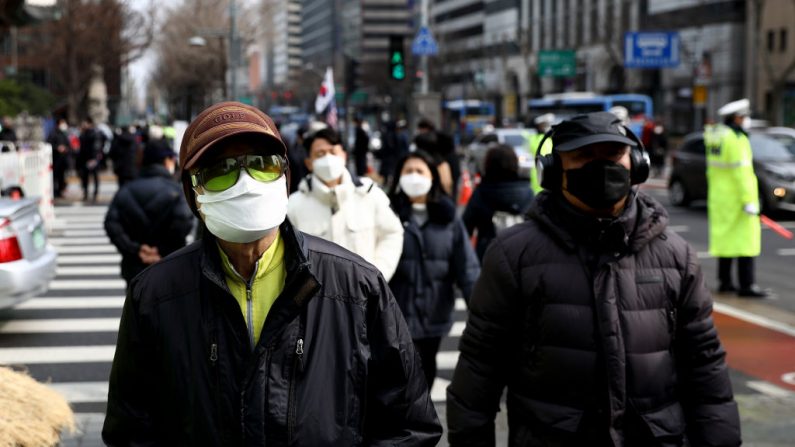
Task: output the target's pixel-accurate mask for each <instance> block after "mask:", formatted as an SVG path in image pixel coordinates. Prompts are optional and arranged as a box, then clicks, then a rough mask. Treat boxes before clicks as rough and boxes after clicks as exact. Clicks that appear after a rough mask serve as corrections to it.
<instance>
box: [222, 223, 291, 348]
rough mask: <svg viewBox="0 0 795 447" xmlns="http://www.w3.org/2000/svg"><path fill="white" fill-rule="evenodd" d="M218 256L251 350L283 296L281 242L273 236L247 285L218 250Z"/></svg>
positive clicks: (285, 272) (278, 236)
mask: <svg viewBox="0 0 795 447" xmlns="http://www.w3.org/2000/svg"><path fill="white" fill-rule="evenodd" d="M218 251H219V252H220V253H221V265H222V267H223V269H224V277H225V278H226V285H227V286H228V287H229V291H230V292H232V295H233V296H234V297H235V299H236V300H237V302H238V304H239V305H240V310H241V311H242V312H243V319H244V320H245V322H246V327H247V328H248V338H249V341H251V347H252V349H253V348H254V346H256V345H257V343H259V336H260V333H261V332H262V326H263V325H264V324H265V317H267V316H268V312H269V311H270V309H271V306H273V303H274V302H275V301H276V298H278V297H279V294H280V293H282V290H283V289H284V281H285V279H286V277H287V269H286V268H285V266H284V242H283V241H282V236H281V233H280V234H279V235H277V236H276V240H275V241H273V243H272V244H271V246H270V247H268V249H267V250H265V253H263V254H262V256H260V258H259V261H257V264H256V266H255V273H254V275H253V276H252V278H251V279H250V281H249V282H246V281H245V280H244V279H243V277H242V276H240V274H239V273H238V272H237V271H236V270H235V268H234V267H233V266H232V263H231V262H229V257H227V256H226V253H224V251H223V250H222V249H221V247H218Z"/></svg>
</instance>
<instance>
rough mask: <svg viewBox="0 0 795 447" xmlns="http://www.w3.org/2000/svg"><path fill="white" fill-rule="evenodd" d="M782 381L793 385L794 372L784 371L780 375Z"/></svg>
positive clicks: (794, 380) (794, 381)
mask: <svg viewBox="0 0 795 447" xmlns="http://www.w3.org/2000/svg"><path fill="white" fill-rule="evenodd" d="M781 380H782V381H783V382H786V383H789V384H792V385H795V372H791V373H786V374H784V375H782V376H781Z"/></svg>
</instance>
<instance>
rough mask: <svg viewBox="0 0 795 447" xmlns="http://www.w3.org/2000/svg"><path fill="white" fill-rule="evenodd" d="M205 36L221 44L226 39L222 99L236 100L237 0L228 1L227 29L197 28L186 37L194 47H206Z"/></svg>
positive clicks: (237, 57) (237, 62)
mask: <svg viewBox="0 0 795 447" xmlns="http://www.w3.org/2000/svg"><path fill="white" fill-rule="evenodd" d="M205 37H217V38H218V40H219V41H220V42H221V45H222V46H223V40H224V39H226V40H227V44H228V45H227V47H228V48H227V51H226V55H225V57H224V61H223V62H224V63H223V64H222V69H223V75H222V77H221V78H222V81H223V83H222V84H223V95H224V99H231V100H233V101H237V71H238V66H239V60H240V59H239V49H240V48H239V45H238V43H239V42H238V41H239V36H238V33H237V2H236V1H235V0H230V2H229V29H228V30H223V29H208V30H199V31H198V32H197V33H196V35H194V36H193V37H191V38H190V39H188V43H189V44H190V45H191V46H194V47H206V46H207V40H206V39H205ZM227 68H228V69H229V86H230V88H229V93H230V94H229V96H227V94H226V93H227V89H226V71H227Z"/></svg>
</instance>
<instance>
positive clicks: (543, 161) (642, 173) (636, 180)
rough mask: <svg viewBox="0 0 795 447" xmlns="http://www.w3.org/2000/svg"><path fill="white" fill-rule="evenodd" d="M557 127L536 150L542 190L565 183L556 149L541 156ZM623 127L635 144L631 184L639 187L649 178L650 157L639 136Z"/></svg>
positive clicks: (548, 133)
mask: <svg viewBox="0 0 795 447" xmlns="http://www.w3.org/2000/svg"><path fill="white" fill-rule="evenodd" d="M557 127H558V126H554V127H553V128H552V130H550V131H549V132H547V134H546V135H544V138H542V139H541V142H540V143H538V147H537V148H536V171H537V175H538V178H539V180H540V182H539V183H540V184H541V187H542V188H544V189H549V190H554V189H556V188H560V187H561V184H562V182H563V167H562V166H561V163H560V160H558V158H559V156H558V154H557V153H555V150H554V148H553V150H552V153H551V154H546V155H541V148H542V147H544V142H546V141H547V138H552V135H554V134H555V131H556V130H557ZM621 127H623V128H624V130H626V131H627V137H629V138H630V139H631V140H632V141H634V142H635V146H633V147H631V150H630V153H629V158H630V170H629V182H630V184H632V185H639V184H641V183H643V182H645V181H646V180H647V179H648V178H649V155H648V154H647V153H646V148H645V147H644V146H643V143H642V142H641V141H640V139H639V138H638V136H637V135H635V133H634V132H632V130H630V129H629V127H627V126H624V125H623V124H622V125H621Z"/></svg>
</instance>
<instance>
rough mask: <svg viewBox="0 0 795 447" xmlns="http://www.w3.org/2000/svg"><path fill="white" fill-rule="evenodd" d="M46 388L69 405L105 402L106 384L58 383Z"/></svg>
mask: <svg viewBox="0 0 795 447" xmlns="http://www.w3.org/2000/svg"><path fill="white" fill-rule="evenodd" d="M47 386H49V387H50V388H52V389H53V390H55V391H57V392H58V393H60V394H61V395H62V396H63V397H64V398H65V399H66V401H67V402H69V403H70V404H84V403H91V402H107V400H108V382H58V383H48V384H47Z"/></svg>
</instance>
